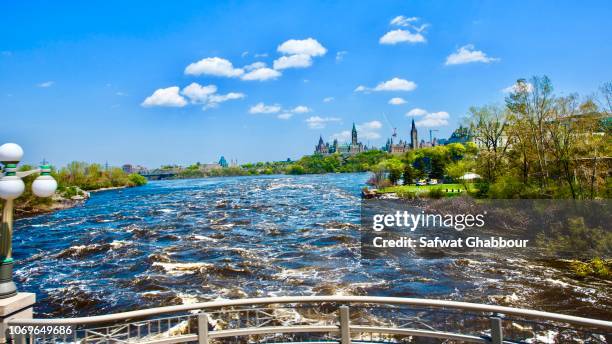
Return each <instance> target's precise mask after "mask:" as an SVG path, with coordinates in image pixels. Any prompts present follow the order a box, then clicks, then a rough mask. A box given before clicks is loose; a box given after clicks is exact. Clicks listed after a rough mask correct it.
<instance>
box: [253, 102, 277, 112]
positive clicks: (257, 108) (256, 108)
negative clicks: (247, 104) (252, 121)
mask: <svg viewBox="0 0 612 344" xmlns="http://www.w3.org/2000/svg"><path fill="white" fill-rule="evenodd" d="M281 109H282V108H281V106H280V105H278V104H273V105H266V104H264V103H263V102H259V103H257V104H256V105H253V106H251V108H250V109H249V113H250V114H260V113H277V112H279V111H280V110H281Z"/></svg>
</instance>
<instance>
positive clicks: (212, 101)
mask: <svg viewBox="0 0 612 344" xmlns="http://www.w3.org/2000/svg"><path fill="white" fill-rule="evenodd" d="M244 97H246V95H245V94H244V93H240V92H230V93H227V94H213V95H211V96H210V97H208V103H206V105H205V106H204V107H203V110H206V109H208V108H215V107H217V106H219V104H220V103H224V102H226V101H228V100H237V99H242V98H244Z"/></svg>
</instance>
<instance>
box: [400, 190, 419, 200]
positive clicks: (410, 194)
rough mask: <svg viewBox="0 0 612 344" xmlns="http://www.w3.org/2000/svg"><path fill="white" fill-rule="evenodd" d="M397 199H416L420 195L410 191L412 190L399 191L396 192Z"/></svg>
mask: <svg viewBox="0 0 612 344" xmlns="http://www.w3.org/2000/svg"><path fill="white" fill-rule="evenodd" d="M396 194H397V197H399V198H402V199H415V198H417V197H418V196H417V195H418V193H417V192H416V191H410V190H401V189H400V190H398V191H397V192H396Z"/></svg>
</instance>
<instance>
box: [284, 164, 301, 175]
mask: <svg viewBox="0 0 612 344" xmlns="http://www.w3.org/2000/svg"><path fill="white" fill-rule="evenodd" d="M287 173H288V174H304V173H305V170H304V167H302V166H301V165H298V164H293V165H291V166H289V168H287Z"/></svg>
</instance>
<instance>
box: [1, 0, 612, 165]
mask: <svg viewBox="0 0 612 344" xmlns="http://www.w3.org/2000/svg"><path fill="white" fill-rule="evenodd" d="M610 17H612V5H610V3H609V2H608V1H586V2H577V1H574V2H571V1H552V0H551V1H538V2H532V1H513V2H502V1H461V2H431V1H384V2H380V1H359V2H352V1H340V2H332V3H330V2H314V1H308V2H298V1H278V2H273V3H272V2H264V1H260V2H255V1H251V2H247V1H233V2H229V3H217V2H205V3H203V2H199V1H184V2H180V3H169V2H153V3H151V2H145V1H134V2H129V3H125V2H120V1H106V2H103V3H102V2H100V3H96V4H95V6H94V5H92V3H74V2H54V3H46V2H38V1H34V2H3V3H1V4H0V76H1V77H0V116H1V118H2V126H0V141H1V142H0V144H1V143H4V142H16V143H19V144H20V145H22V146H23V148H24V150H25V153H26V155H25V157H24V162H27V163H38V162H40V161H42V160H43V158H44V159H46V160H48V161H50V162H51V163H52V164H54V165H56V166H63V165H65V164H66V163H68V162H70V161H73V160H77V161H87V162H97V163H101V164H105V163H106V162H108V163H109V164H110V165H113V166H121V165H123V164H126V163H129V164H133V165H143V166H147V167H156V166H160V165H164V164H180V165H189V164H193V163H196V162H201V163H210V162H218V161H219V158H220V157H221V156H224V157H225V158H226V159H227V160H228V161H230V160H237V161H238V162H239V163H246V162H256V161H280V160H286V159H287V158H291V159H297V158H299V157H301V156H303V155H306V154H311V153H312V151H313V147H314V146H315V145H316V144H317V142H318V140H319V137H320V136H322V137H323V139H325V141H330V142H332V141H333V140H334V139H336V140H338V141H339V142H341V143H343V142H351V130H350V129H351V126H352V124H353V123H355V124H356V128H357V130H358V131H359V140H360V141H361V142H363V144H364V145H367V146H368V147H371V146H375V147H381V146H384V145H385V143H386V141H387V139H388V138H390V137H391V135H392V133H393V130H394V128H397V134H398V136H397V139H398V140H399V139H403V140H410V129H411V121H412V120H413V119H414V120H415V123H416V126H417V128H418V129H419V132H420V133H421V134H420V135H421V136H420V137H421V138H425V139H428V134H427V133H428V131H429V130H430V129H435V130H438V131H437V132H436V134H435V136H436V137H438V138H448V137H449V136H450V134H451V133H452V131H453V130H454V129H456V128H457V127H459V125H460V124H462V118H463V117H464V116H465V115H466V113H467V111H468V108H469V107H470V106H474V105H485V104H490V103H503V100H504V96H505V95H506V94H507V92H508V91H509V90H511V89H512V87H513V85H514V82H515V81H516V80H517V79H518V78H529V77H531V76H533V75H548V76H549V77H550V78H551V80H552V82H553V85H554V86H555V92H556V93H558V94H568V93H572V92H578V93H579V94H581V95H585V96H586V95H590V94H592V93H594V92H595V91H596V90H597V88H598V87H599V86H600V85H601V84H603V83H604V82H606V81H611V80H612V68H610V63H609V57H610V56H612V44H610V37H612V26H611V25H610V24H609V23H608V21H609V18H610Z"/></svg>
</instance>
